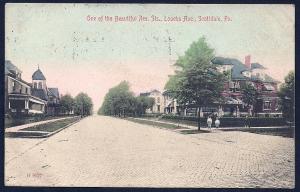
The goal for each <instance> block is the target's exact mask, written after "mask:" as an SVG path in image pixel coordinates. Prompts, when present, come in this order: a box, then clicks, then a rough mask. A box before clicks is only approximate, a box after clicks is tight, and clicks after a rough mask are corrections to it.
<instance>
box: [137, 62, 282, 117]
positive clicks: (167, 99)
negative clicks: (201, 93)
mask: <svg viewBox="0 0 300 192" xmlns="http://www.w3.org/2000/svg"><path fill="white" fill-rule="evenodd" d="M211 62H212V64H213V65H215V66H216V68H217V70H218V71H219V72H225V71H226V72H228V73H229V76H228V80H227V81H226V82H224V91H223V92H222V96H223V98H224V101H223V102H222V103H218V102H215V103H210V104H208V105H207V106H204V107H201V108H200V109H197V107H198V106H194V105H189V106H181V105H179V104H178V103H177V101H176V99H173V98H172V96H171V94H170V93H169V92H168V91H164V92H163V93H162V94H161V92H160V91H158V90H153V91H150V92H147V93H141V95H143V96H149V97H153V98H154V99H155V105H154V106H153V108H152V109H149V110H148V111H147V112H148V113H162V112H163V113H165V114H169V113H173V114H180V115H184V116H196V115H197V113H198V112H199V113H200V116H207V115H211V114H214V115H218V116H235V117H240V116H246V115H253V113H254V112H255V113H256V115H258V116H281V115H282V113H281V111H280V110H279V107H278V106H279V105H278V104H279V97H278V83H279V82H278V81H276V80H275V79H273V78H272V77H270V76H269V75H268V74H267V73H266V68H265V67H264V66H263V65H262V64H260V63H251V57H250V56H246V57H245V62H244V63H242V62H241V61H239V60H237V59H234V58H224V57H215V58H214V59H213V60H212V61H211ZM247 84H250V85H252V86H254V88H255V89H256V90H257V92H258V97H257V102H256V105H255V106H250V107H248V106H247V105H246V104H245V103H244V102H243V101H242V97H243V93H242V89H243V88H244V87H245V86H246V85H247ZM197 110H200V111H197ZM254 110H255V111H254Z"/></svg>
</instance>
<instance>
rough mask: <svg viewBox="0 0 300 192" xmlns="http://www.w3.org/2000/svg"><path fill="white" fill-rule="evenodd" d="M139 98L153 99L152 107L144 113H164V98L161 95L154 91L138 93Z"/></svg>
mask: <svg viewBox="0 0 300 192" xmlns="http://www.w3.org/2000/svg"><path fill="white" fill-rule="evenodd" d="M140 96H147V97H152V98H154V105H153V106H152V107H151V108H150V109H147V110H146V113H164V97H163V95H162V93H161V92H160V91H158V90H156V89H154V90H152V91H149V92H145V93H140Z"/></svg>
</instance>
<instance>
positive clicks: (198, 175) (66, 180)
mask: <svg viewBox="0 0 300 192" xmlns="http://www.w3.org/2000/svg"><path fill="white" fill-rule="evenodd" d="M294 166H295V161H294V139H293V138H285V137H280V136H270V135H259V134H254V133H248V132H240V131H226V132H225V131H224V132H223V131H219V130H212V131H211V132H209V133H198V134H182V133H180V132H178V131H174V130H170V129H160V128H159V127H153V126H150V125H143V124H139V123H135V122H131V121H128V120H126V119H120V118H114V117H107V116H98V115H93V116H88V117H86V118H84V119H82V120H81V121H79V122H78V123H75V124H74V125H72V126H70V127H68V128H66V129H64V130H63V131H61V132H59V133H57V134H55V135H53V136H51V137H48V138H42V139H37V138H35V139H33V138H31V139H30V138H5V185H7V186H80V187H81V186H97V187H242V188H243V187H261V188H264V187H268V188H269V187H279V188H293V187H294V175H295V169H294Z"/></svg>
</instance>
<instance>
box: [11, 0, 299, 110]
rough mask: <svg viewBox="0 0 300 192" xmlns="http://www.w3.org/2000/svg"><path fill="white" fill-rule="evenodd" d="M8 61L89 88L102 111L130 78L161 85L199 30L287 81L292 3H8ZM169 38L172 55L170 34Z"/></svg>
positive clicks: (53, 80)
mask: <svg viewBox="0 0 300 192" xmlns="http://www.w3.org/2000/svg"><path fill="white" fill-rule="evenodd" d="M88 15H91V16H97V17H98V16H102V15H108V16H116V15H118V16H130V15H132V16H138V15H143V16H149V17H150V16H151V15H156V16H159V17H161V18H163V17H164V16H185V15H187V16H191V17H197V16H221V17H223V16H229V17H231V18H232V21H231V22H193V23H192V22H191V23H183V22H173V23H167V22H161V23H159V22H148V23H146V22H145V23H139V22H134V23H130V22H123V23H121V22H120V23H114V22H111V23H101V22H88V21H87V20H86V17H87V16H88ZM5 17H6V18H5V19H6V20H5V25H6V31H5V32H6V34H5V38H6V41H5V43H6V47H5V48H6V50H5V54H6V55H5V57H6V59H9V60H11V61H12V62H13V63H15V64H16V65H17V66H18V67H19V68H20V69H21V70H22V71H23V78H24V79H25V80H27V81H29V82H30V80H31V75H32V73H33V72H34V71H35V70H36V68H37V65H38V64H39V65H40V68H41V70H42V71H43V72H44V74H45V76H46V78H47V83H48V86H49V87H58V88H59V89H60V92H61V93H63V94H64V93H67V92H68V93H71V94H72V95H73V96H75V95H76V94H77V93H78V92H80V91H84V92H86V93H88V94H89V95H90V96H91V97H92V99H93V101H94V103H95V108H96V109H97V108H98V107H99V106H100V104H101V102H102V101H103V97H104V95H105V93H106V92H107V91H108V89H109V88H110V87H112V86H114V85H116V84H117V83H119V82H120V81H122V80H128V81H129V82H130V84H131V86H132V90H133V91H134V92H136V93H138V92H140V91H146V90H150V89H154V88H157V89H160V90H162V89H163V87H164V84H165V82H166V81H167V79H168V74H171V73H172V71H173V68H172V67H171V64H172V63H174V61H175V60H176V58H177V57H178V55H183V54H184V51H185V50H186V49H187V48H188V47H189V45H190V44H191V43H192V42H193V41H195V40H197V39H198V38H199V37H201V36H202V35H204V36H206V38H207V41H208V43H209V44H210V45H211V47H213V48H215V52H216V55H218V56H225V57H234V58H237V59H240V60H241V61H242V62H243V61H244V57H245V56H246V55H248V54H250V55H251V57H252V62H259V63H261V64H263V65H264V66H266V67H267V68H268V73H269V74H270V75H272V76H273V77H275V78H276V79H278V80H280V81H283V78H284V76H285V75H286V74H287V73H288V71H289V70H292V69H294V65H295V63H294V57H295V51H294V46H295V43H294V42H295V40H294V35H295V34H294V7H293V6H292V5H141V4H138V5H126V4H123V5H118V4H114V5H96V4H7V5H6V15H5ZM169 37H170V38H171V39H172V40H173V42H172V43H171V44H170V47H171V55H170V54H169V43H168V42H167V40H168V38H169Z"/></svg>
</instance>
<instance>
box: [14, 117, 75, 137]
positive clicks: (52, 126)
mask: <svg viewBox="0 0 300 192" xmlns="http://www.w3.org/2000/svg"><path fill="white" fill-rule="evenodd" d="M79 119H80V118H79V117H74V118H70V119H62V120H58V121H54V122H49V123H46V124H41V125H36V126H33V127H29V128H25V129H21V130H20V131H45V132H49V133H50V132H54V131H56V130H58V129H60V128H63V127H65V126H67V125H69V124H71V123H73V122H75V121H77V120H79Z"/></svg>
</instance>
